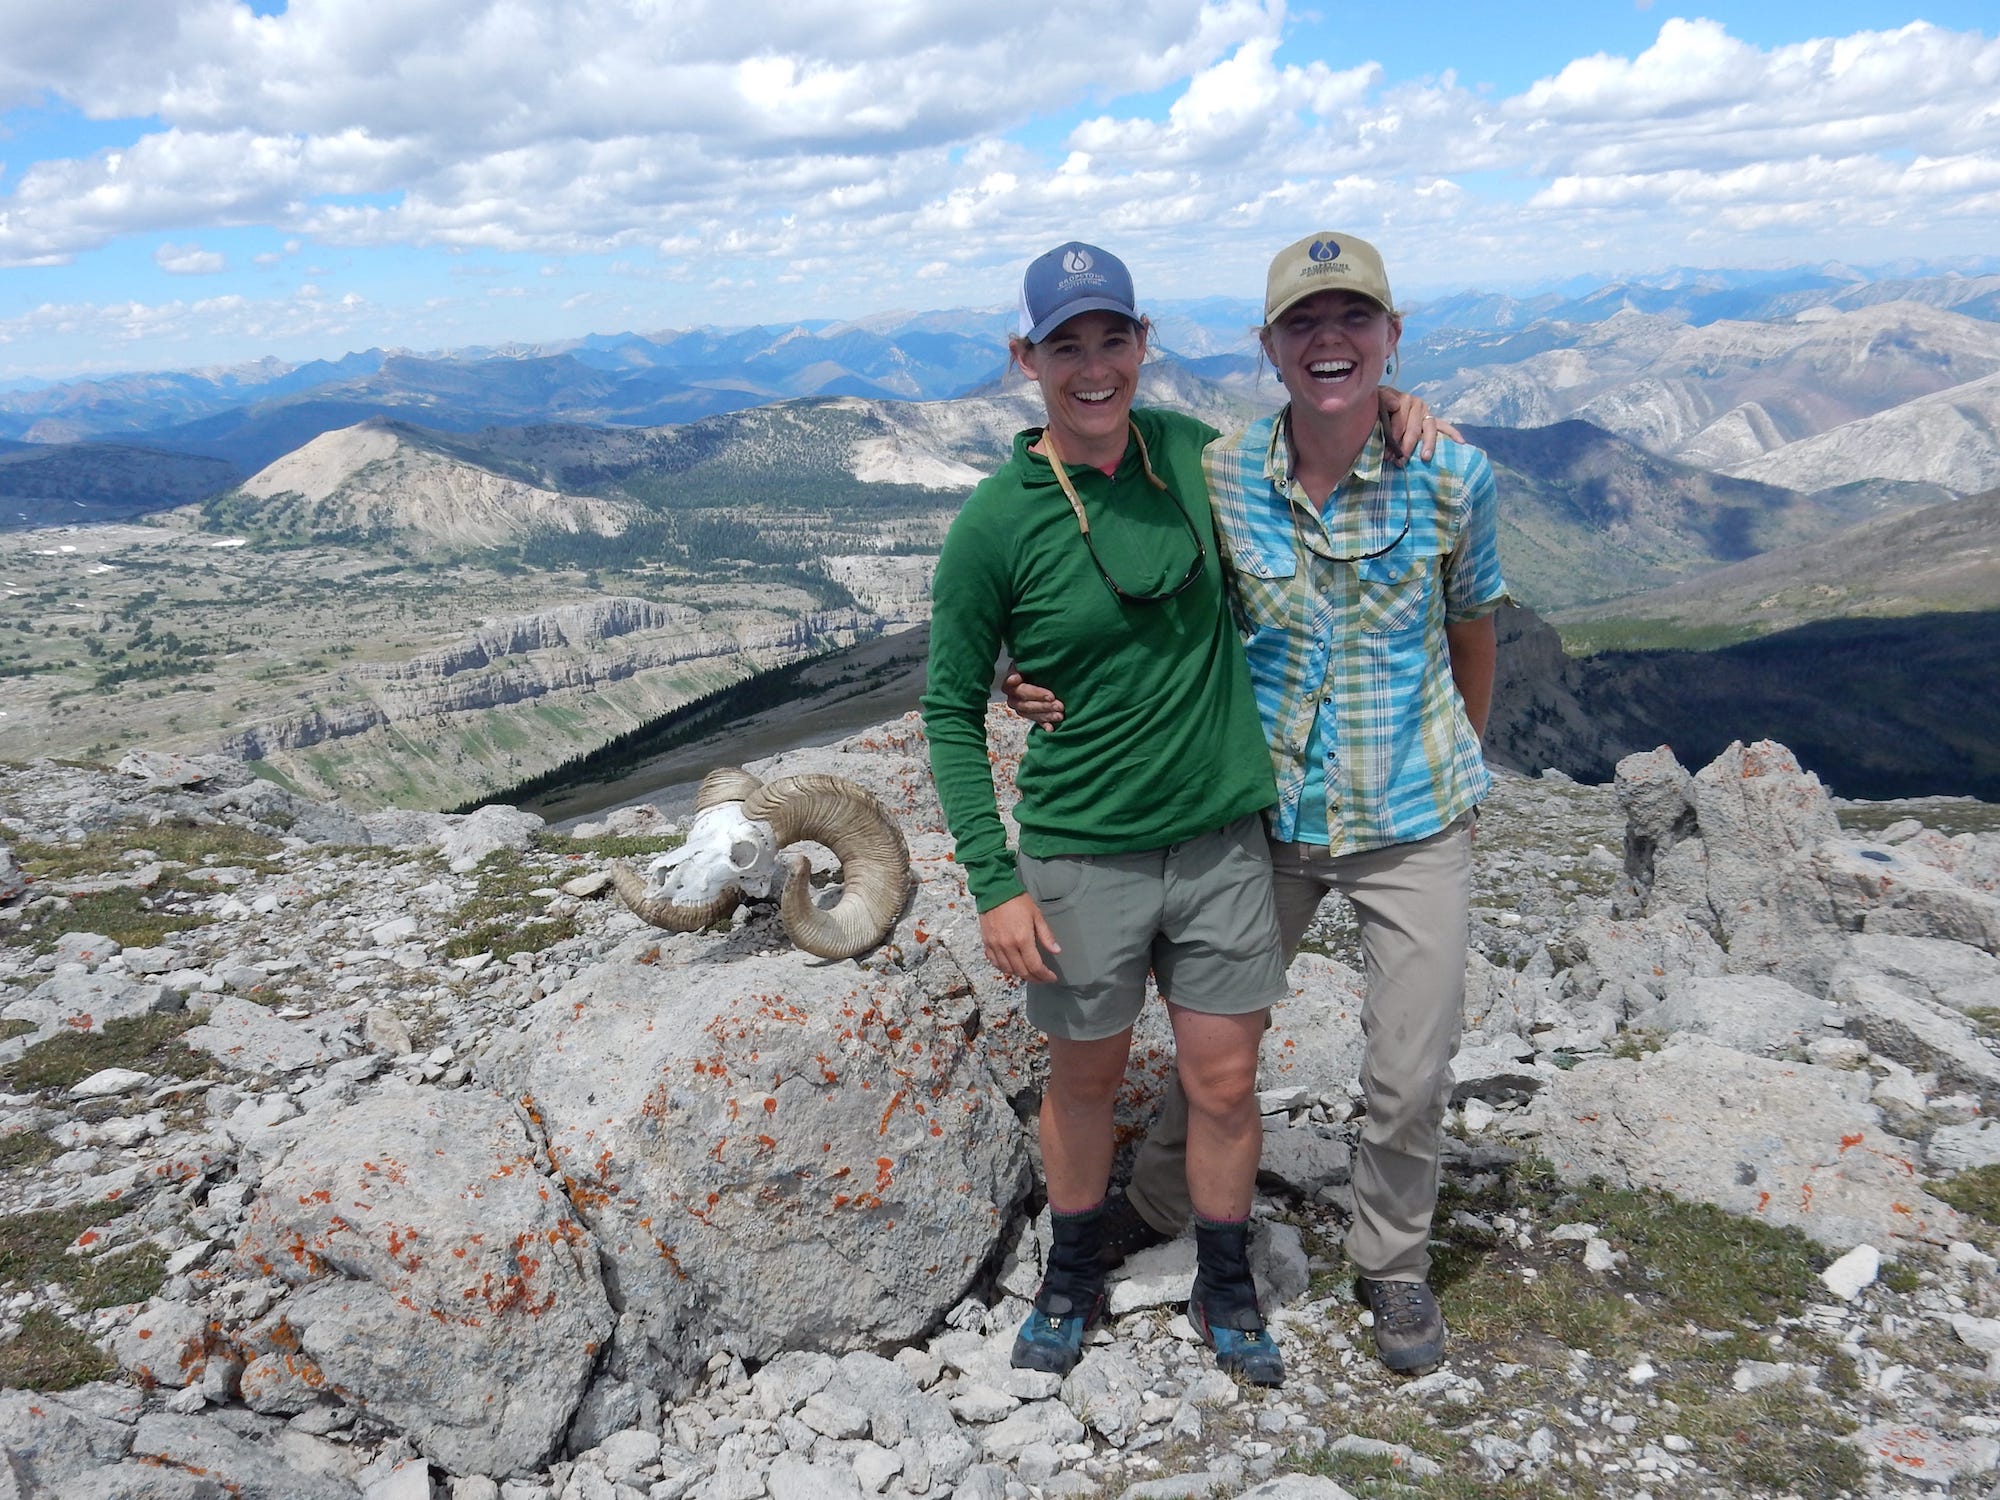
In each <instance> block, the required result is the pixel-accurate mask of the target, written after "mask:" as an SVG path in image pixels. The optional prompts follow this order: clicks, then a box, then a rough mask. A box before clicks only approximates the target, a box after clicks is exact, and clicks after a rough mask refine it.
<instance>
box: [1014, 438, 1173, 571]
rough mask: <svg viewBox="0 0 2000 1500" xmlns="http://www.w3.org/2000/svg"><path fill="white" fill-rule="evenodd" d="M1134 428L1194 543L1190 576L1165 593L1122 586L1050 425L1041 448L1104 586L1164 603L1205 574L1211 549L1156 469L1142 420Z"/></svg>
mask: <svg viewBox="0 0 2000 1500" xmlns="http://www.w3.org/2000/svg"><path fill="white" fill-rule="evenodd" d="M1131 428H1132V441H1133V442H1135V443H1137V444H1138V445H1139V464H1140V466H1141V467H1142V468H1143V469H1144V470H1145V471H1146V478H1147V479H1148V480H1149V481H1151V483H1152V486H1153V488H1154V489H1156V490H1158V491H1160V492H1161V493H1162V494H1164V495H1165V496H1166V497H1167V499H1169V500H1171V501H1172V502H1173V506H1174V510H1175V512H1176V513H1177V514H1178V515H1179V516H1180V518H1181V524H1182V525H1184V526H1186V527H1187V533H1188V540H1189V541H1191V542H1193V543H1194V561H1193V562H1191V563H1189V564H1188V570H1187V574H1186V576H1185V577H1183V578H1182V579H1181V581H1180V582H1179V583H1177V584H1175V585H1174V586H1173V587H1172V588H1170V589H1167V590H1166V591H1164V592H1162V593H1157V594H1134V593H1131V592H1129V591H1127V590H1125V589H1123V588H1120V587H1119V585H1118V580H1117V579H1115V578H1113V577H1112V576H1111V574H1110V572H1109V571H1108V570H1107V569H1106V568H1105V566H1104V559H1103V558H1101V557H1099V556H1098V555H1097V543H1096V542H1094V541H1092V540H1091V539H1090V518H1089V517H1088V516H1086V515H1085V514H1084V513H1083V501H1081V500H1079V499H1078V498H1077V494H1076V486H1075V485H1073V484H1071V483H1070V478H1069V470H1068V469H1067V468H1066V467H1065V466H1064V464H1063V458H1062V454H1061V453H1060V452H1058V451H1057V449H1056V440H1055V434H1054V433H1052V432H1050V431H1049V429H1048V428H1046V427H1044V428H1043V429H1042V439H1041V448H1042V453H1043V455H1044V456H1045V457H1047V459H1048V461H1049V467H1050V468H1051V469H1054V470H1055V473H1056V483H1057V484H1059V485H1061V486H1062V492H1063V498H1064V499H1066V500H1068V501H1069V508H1070V509H1071V510H1072V511H1074V512H1076V524H1077V526H1078V527H1079V528H1080V529H1081V530H1082V532H1083V544H1084V546H1086V547H1088V548H1089V549H1090V560H1091V562H1092V563H1094V564H1096V566H1097V576H1098V577H1099V578H1102V579H1103V580H1104V586H1105V587H1106V588H1108V589H1110V590H1111V592H1112V594H1113V595H1114V596H1116V597H1117V599H1118V600H1119V601H1120V602H1121V603H1124V604H1164V603H1166V601H1167V600H1169V599H1171V598H1173V597H1174V596H1175V595H1177V594H1182V593H1185V592H1186V591H1187V589H1188V587H1189V585H1191V584H1192V583H1193V582H1194V581H1195V579H1197V578H1199V577H1200V576H1201V569H1202V564H1204V563H1205V562H1207V561H1208V549H1207V548H1206V547H1204V546H1203V545H1202V541H1201V533H1200V532H1198V531H1196V530H1195V527H1194V517H1193V516H1190V515H1189V514H1188V510H1187V507H1186V506H1185V505H1183V504H1181V500H1180V496H1178V495H1176V494H1175V493H1174V492H1173V491H1172V490H1170V489H1168V488H1167V482H1166V481H1165V480H1164V479H1162V478H1160V476H1159V475H1157V474H1155V473H1154V472H1153V459H1152V455H1151V454H1149V453H1148V452H1147V451H1146V439H1145V437H1144V436H1143V435H1141V433H1140V431H1139V424H1138V423H1136V422H1134V423H1132V424H1131Z"/></svg>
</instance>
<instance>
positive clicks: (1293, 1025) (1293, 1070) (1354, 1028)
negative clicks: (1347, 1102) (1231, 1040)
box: [1257, 953, 1366, 1100]
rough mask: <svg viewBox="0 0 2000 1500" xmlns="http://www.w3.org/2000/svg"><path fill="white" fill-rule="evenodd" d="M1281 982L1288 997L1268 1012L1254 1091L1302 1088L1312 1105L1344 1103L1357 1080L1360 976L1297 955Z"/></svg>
mask: <svg viewBox="0 0 2000 1500" xmlns="http://www.w3.org/2000/svg"><path fill="white" fill-rule="evenodd" d="M1287 977H1288V978H1289V979H1290V981H1291V987H1292V993H1291V996H1290V997H1289V998H1288V999H1284V1000H1280V1001H1279V1002H1278V1003H1277V1004H1276V1005H1274V1006H1272V1007H1271V1029H1270V1030H1269V1031H1268V1032H1266V1033H1265V1034H1264V1045H1263V1050H1262V1052H1261V1053H1260V1055H1259V1059H1258V1068H1257V1087H1258V1088H1259V1089H1265V1090H1269V1089H1282V1088H1304V1089H1305V1090H1306V1091H1307V1097H1308V1098H1310V1099H1315V1100H1332V1099H1345V1098H1346V1097H1347V1085H1348V1084H1349V1083H1351V1082H1353V1081H1354V1080H1355V1079H1356V1078H1358V1077H1360V1076H1361V1055H1362V1049H1363V1038H1362V1035H1361V999H1362V995H1363V993H1364V991H1365V988H1366V985H1365V982H1364V981H1363V979H1362V977H1361V976H1360V975H1359V974H1357V973H1356V972H1355V971H1354V970H1353V969H1350V968H1349V967H1348V966H1347V965H1346V964H1343V963H1341V962H1340V961H1339V960H1337V959H1332V958H1324V957H1322V956H1320V955H1319V954H1317V953H1301V954H1300V955H1299V956H1298V957H1297V958H1295V959H1293V960H1292V967H1291V971H1290V973H1289V974H1288V975H1287Z"/></svg>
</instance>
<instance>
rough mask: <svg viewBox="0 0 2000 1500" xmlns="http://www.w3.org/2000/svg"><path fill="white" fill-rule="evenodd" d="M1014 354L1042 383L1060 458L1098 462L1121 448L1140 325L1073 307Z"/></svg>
mask: <svg viewBox="0 0 2000 1500" xmlns="http://www.w3.org/2000/svg"><path fill="white" fill-rule="evenodd" d="M1014 357H1015V359H1016V360H1017V361H1019V363H1020V366H1021V369H1022V370H1023V371H1024V372H1026V374H1027V376H1028V378H1029V379H1030V380H1032V381H1034V382H1035V384H1036V385H1038V386H1040V387H1041V389H1042V400H1043V402H1044V403H1045V404H1046V405H1047V407H1048V411H1049V432H1050V433H1051V434H1052V435H1053V436H1054V438H1055V440H1056V446H1057V448H1058V449H1059V450H1060V451H1061V453H1062V456H1063V458H1064V460H1065V461H1066V462H1069V463H1089V464H1097V465H1098V466H1100V467H1102V466H1104V465H1106V464H1115V463H1116V462H1117V461H1118V460H1119V459H1120V458H1122V457H1123V456H1124V453H1125V439H1126V429H1127V425H1128V424H1129V422H1130V420H1131V416H1132V398H1133V396H1134V395H1135V394H1136V393H1137V391H1138V389H1139V364H1140V361H1142V360H1143V359H1144V358H1145V357H1146V330H1145V329H1144V328H1143V327H1141V326H1140V325H1138V324H1136V323H1134V322H1133V321H1132V320H1131V319H1130V318H1128V317H1125V316H1124V315H1123V314H1120V313H1112V312H1087V313H1078V314H1077V315H1076V316H1075V317H1073V318H1071V319H1070V320H1069V321H1068V322H1066V323H1064V324H1063V325H1062V326H1061V327H1059V328H1057V329H1056V330H1055V332H1053V333H1051V334H1050V335H1049V336H1048V337H1047V338H1045V339H1043V340H1042V341H1041V342H1040V343H1039V344H1030V345H1023V346H1021V347H1019V348H1017V349H1016V351H1015V355H1014Z"/></svg>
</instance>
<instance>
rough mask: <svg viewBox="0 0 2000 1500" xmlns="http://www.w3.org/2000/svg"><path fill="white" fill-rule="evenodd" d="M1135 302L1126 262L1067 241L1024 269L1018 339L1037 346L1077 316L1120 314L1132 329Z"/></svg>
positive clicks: (1087, 246)
mask: <svg viewBox="0 0 2000 1500" xmlns="http://www.w3.org/2000/svg"><path fill="white" fill-rule="evenodd" d="M1137 301H1138V299H1137V298H1136V297H1135V296H1134V295H1133V293H1132V273H1131V272H1130V271H1128V270H1126V269H1125V262H1124V261H1122V260H1120V259H1119V258H1118V257H1117V256H1115V255H1113V254H1112V253H1111V252H1110V251H1109V250H1100V249H1098V248H1097V246H1095V245H1086V244H1084V243H1083V241H1081V240H1071V241H1070V242H1069V243H1068V244H1066V245H1058V246H1056V247H1055V249H1053V250H1051V251H1049V252H1048V253H1047V254H1046V255H1038V256H1036V257H1035V258H1034V259H1033V260H1032V261H1030V262H1029V263H1028V270H1027V274H1026V275H1024V276H1023V277H1022V278H1021V337H1022V338H1024V339H1026V340H1027V341H1028V342H1029V343H1031V344H1039V343H1040V342H1041V341H1042V340H1043V339H1045V338H1047V337H1048V336H1049V335H1050V334H1051V333H1054V332H1055V331H1056V329H1057V328H1059V327H1061V326H1062V325H1063V324H1064V323H1066V322H1068V321H1069V320H1070V319H1071V318H1073V317H1075V316H1076V315H1077V314H1078V313H1087V312H1115V313H1123V314H1124V315H1125V316H1126V317H1128V318H1130V319H1131V320H1132V321H1133V322H1135V323H1136V322H1138V321H1139V309H1138V306H1137Z"/></svg>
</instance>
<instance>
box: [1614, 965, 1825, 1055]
mask: <svg viewBox="0 0 2000 1500" xmlns="http://www.w3.org/2000/svg"><path fill="white" fill-rule="evenodd" d="M1827 1014H1828V1007H1827V1004H1826V1002H1825V1001H1823V1000H1821V999H1819V998H1818V997H1817V996H1814V995H1808V994H1807V993H1806V992H1805V991H1804V990H1801V989H1799V988H1797V987H1796V986H1795V985H1789V984H1786V983H1785V982H1784V981H1783V980H1782V979H1773V978H1770V977H1769V976H1766V975H1758V974H1725V975H1716V976H1714V977H1712V978H1693V977H1688V978H1682V979H1679V980H1676V981H1674V982H1672V983H1670V984H1669V985H1668V986H1667V992H1666V997H1665V998H1664V999H1663V1000H1661V1002H1660V1003H1659V1005H1658V1006H1657V1007H1655V1008H1654V1009H1652V1010H1650V1011H1647V1012H1644V1013H1643V1014H1641V1015H1639V1016H1635V1017H1634V1018H1633V1022H1634V1024H1635V1025H1638V1026H1644V1027H1649V1028H1651V1029H1653V1030H1656V1031H1661V1032H1665V1033H1668V1034H1672V1033H1674V1032H1677V1031H1686V1032H1693V1033H1695V1034H1697V1035H1700V1036H1705V1037H1707V1038H1708V1039H1709V1040H1710V1041H1714V1042H1719V1043H1721V1044H1722V1045H1723V1046H1725V1047H1734V1048H1735V1049H1736V1050H1737V1051H1738V1052H1754V1053H1756V1054H1758V1055H1759V1056H1761V1057H1788V1056H1796V1055H1798V1054H1800V1053H1802V1052H1803V1051H1804V1049H1805V1046H1806V1044H1807V1043H1808V1042H1810V1041H1813V1040H1816V1039H1817V1038H1818V1037H1820V1036H1821V1035H1822V1034H1823V1032H1824V1030H1825V1025H1824V1022H1825V1019H1826V1016H1827Z"/></svg>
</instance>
